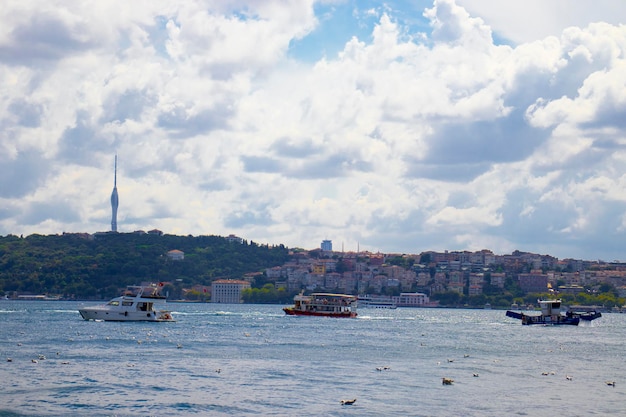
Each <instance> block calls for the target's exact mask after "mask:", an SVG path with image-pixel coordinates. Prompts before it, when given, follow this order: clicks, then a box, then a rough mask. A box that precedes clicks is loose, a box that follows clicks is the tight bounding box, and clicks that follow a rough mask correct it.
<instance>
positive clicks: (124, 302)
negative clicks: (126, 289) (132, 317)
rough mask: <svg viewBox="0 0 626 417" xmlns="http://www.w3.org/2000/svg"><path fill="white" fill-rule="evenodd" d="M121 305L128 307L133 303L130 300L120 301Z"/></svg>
mask: <svg viewBox="0 0 626 417" xmlns="http://www.w3.org/2000/svg"><path fill="white" fill-rule="evenodd" d="M122 305H123V306H124V307H129V306H132V305H133V302H132V301H122Z"/></svg>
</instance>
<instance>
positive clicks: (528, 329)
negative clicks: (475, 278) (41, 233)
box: [0, 301, 626, 416]
mask: <svg viewBox="0 0 626 417" xmlns="http://www.w3.org/2000/svg"><path fill="white" fill-rule="evenodd" d="M82 304H84V303H74V302H37V301H34V302H26V301H19V302H18V301H2V302H0V355H1V356H0V416H84V415H89V416H137V415H145V416H183V415H184V416H189V415H202V416H205V415H211V416H233V415H234V416H252V415H273V416H312V415H318V416H391V415H394V416H444V415H445V416H504V415H507V416H516V415H517V416H561V415H569V416H593V415H597V416H607V415H614V416H624V415H626V396H625V395H624V394H625V392H626V378H625V377H624V376H626V372H625V371H626V361H625V359H626V349H625V346H624V341H625V340H626V330H625V329H626V315H621V314H605V315H604V317H602V318H600V319H598V320H596V321H594V322H592V323H583V324H581V325H580V326H578V327H574V326H554V327H542V326H522V325H521V324H520V322H519V321H518V320H513V319H510V318H507V317H505V315H504V311H497V310H449V309H397V310H375V309H360V310H359V317H358V318H356V319H330V318H315V317H292V316H286V315H284V313H283V312H282V310H281V306H275V305H270V306H268V305H214V304H171V305H170V308H171V309H172V310H173V311H174V315H175V317H176V319H177V320H178V321H177V322H176V323H113V322H87V321H84V320H82V319H81V317H80V315H79V314H78V312H77V309H78V307H79V306H80V305H82ZM40 355H43V356H45V359H43V358H41V359H40ZM7 358H11V359H12V361H10V362H9V361H8V360H7ZM33 359H34V360H36V362H37V363H34V362H32V360H33ZM381 367H387V369H383V370H377V368H381ZM544 373H547V375H542V374H544ZM474 374H477V375H478V376H474ZM566 376H570V377H571V378H570V379H567V378H566ZM443 377H448V378H452V379H454V381H455V382H454V383H453V384H452V385H442V383H441V379H442V378H443ZM606 381H616V384H615V387H611V386H608V385H607V384H606ZM352 398H356V399H357V401H356V403H355V404H354V405H351V406H347V405H344V406H342V405H341V403H340V401H341V400H342V399H352Z"/></svg>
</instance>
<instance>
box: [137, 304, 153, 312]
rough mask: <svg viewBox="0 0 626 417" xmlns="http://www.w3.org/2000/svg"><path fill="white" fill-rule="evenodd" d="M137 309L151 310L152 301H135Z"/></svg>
mask: <svg viewBox="0 0 626 417" xmlns="http://www.w3.org/2000/svg"><path fill="white" fill-rule="evenodd" d="M137 310H140V311H150V310H152V303H137Z"/></svg>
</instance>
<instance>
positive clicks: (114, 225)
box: [111, 154, 119, 232]
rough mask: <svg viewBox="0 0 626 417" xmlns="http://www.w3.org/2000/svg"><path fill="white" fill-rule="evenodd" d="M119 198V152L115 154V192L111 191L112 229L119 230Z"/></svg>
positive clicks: (113, 230)
mask: <svg viewBox="0 0 626 417" xmlns="http://www.w3.org/2000/svg"><path fill="white" fill-rule="evenodd" d="M118 204H119V198H118V197H117V154H115V171H114V176H113V192H112V193H111V212H112V214H111V231H112V232H117V206H118Z"/></svg>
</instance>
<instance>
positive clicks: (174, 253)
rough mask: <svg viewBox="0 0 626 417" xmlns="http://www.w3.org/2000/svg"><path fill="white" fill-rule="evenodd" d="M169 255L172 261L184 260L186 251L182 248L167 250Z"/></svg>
mask: <svg viewBox="0 0 626 417" xmlns="http://www.w3.org/2000/svg"><path fill="white" fill-rule="evenodd" d="M167 257H168V258H170V259H171V260H172V261H182V260H184V259H185V252H183V251H182V250H178V249H173V250H171V251H169V252H167Z"/></svg>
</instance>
